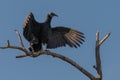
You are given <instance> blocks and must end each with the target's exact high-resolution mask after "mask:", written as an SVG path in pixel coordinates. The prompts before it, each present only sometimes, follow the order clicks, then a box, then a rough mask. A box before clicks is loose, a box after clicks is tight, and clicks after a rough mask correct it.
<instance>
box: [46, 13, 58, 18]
mask: <svg viewBox="0 0 120 80" xmlns="http://www.w3.org/2000/svg"><path fill="white" fill-rule="evenodd" d="M48 15H49V16H50V17H54V16H56V17H58V15H57V14H55V13H53V12H50V13H48Z"/></svg>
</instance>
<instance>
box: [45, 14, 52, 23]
mask: <svg viewBox="0 0 120 80" xmlns="http://www.w3.org/2000/svg"><path fill="white" fill-rule="evenodd" d="M51 20H52V17H51V16H49V15H47V17H46V20H45V23H51Z"/></svg>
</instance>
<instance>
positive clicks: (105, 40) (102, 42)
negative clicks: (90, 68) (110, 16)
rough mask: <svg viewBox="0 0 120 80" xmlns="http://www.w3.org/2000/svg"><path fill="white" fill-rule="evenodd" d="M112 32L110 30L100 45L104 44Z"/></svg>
mask: <svg viewBox="0 0 120 80" xmlns="http://www.w3.org/2000/svg"><path fill="white" fill-rule="evenodd" d="M110 34H111V32H109V33H108V34H107V35H106V36H105V37H104V38H103V39H102V40H101V41H100V42H99V46H100V45H102V43H103V42H105V41H106V39H107V38H108V37H109V36H110Z"/></svg>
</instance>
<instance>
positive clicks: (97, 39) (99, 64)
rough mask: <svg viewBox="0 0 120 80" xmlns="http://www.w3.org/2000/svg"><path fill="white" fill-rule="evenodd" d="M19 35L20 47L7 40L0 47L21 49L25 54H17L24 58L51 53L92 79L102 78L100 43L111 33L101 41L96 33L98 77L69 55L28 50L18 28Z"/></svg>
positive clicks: (100, 79) (50, 53)
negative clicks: (5, 43) (4, 44)
mask: <svg viewBox="0 0 120 80" xmlns="http://www.w3.org/2000/svg"><path fill="white" fill-rule="evenodd" d="M15 31H16V33H17V35H18V40H19V42H20V47H19V46H12V45H11V44H10V41H9V40H8V41H7V45H6V46H3V47H0V49H8V48H11V49H18V50H20V51H23V52H24V54H22V55H18V56H16V58H22V57H27V56H29V57H38V56H40V55H50V56H52V57H55V58H59V59H61V60H63V61H65V62H67V63H69V64H71V65H72V66H74V67H75V68H77V69H78V70H79V71H81V72H82V73H83V74H85V75H86V76H87V77H88V78H89V79H90V80H102V69H101V60H100V52H99V47H100V45H101V44H102V43H103V42H104V41H105V40H106V39H107V38H108V37H109V35H110V33H109V34H108V35H106V36H105V37H104V38H103V39H102V40H101V41H99V33H96V66H95V69H96V70H97V72H98V77H95V76H94V75H92V74H91V73H90V72H88V71H87V70H86V69H84V68H83V67H81V66H80V65H78V64H77V63H76V62H75V61H73V60H71V59H70V58H68V57H65V56H63V55H61V54H58V53H54V52H50V51H48V50H40V51H38V52H30V51H28V50H27V49H26V48H25V47H24V43H23V41H22V38H21V36H20V33H19V31H18V30H15Z"/></svg>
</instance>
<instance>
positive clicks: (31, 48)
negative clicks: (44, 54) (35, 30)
mask: <svg viewBox="0 0 120 80" xmlns="http://www.w3.org/2000/svg"><path fill="white" fill-rule="evenodd" d="M29 49H30V51H31V52H32V53H34V49H33V46H32V43H31V42H30V48H29Z"/></svg>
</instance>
